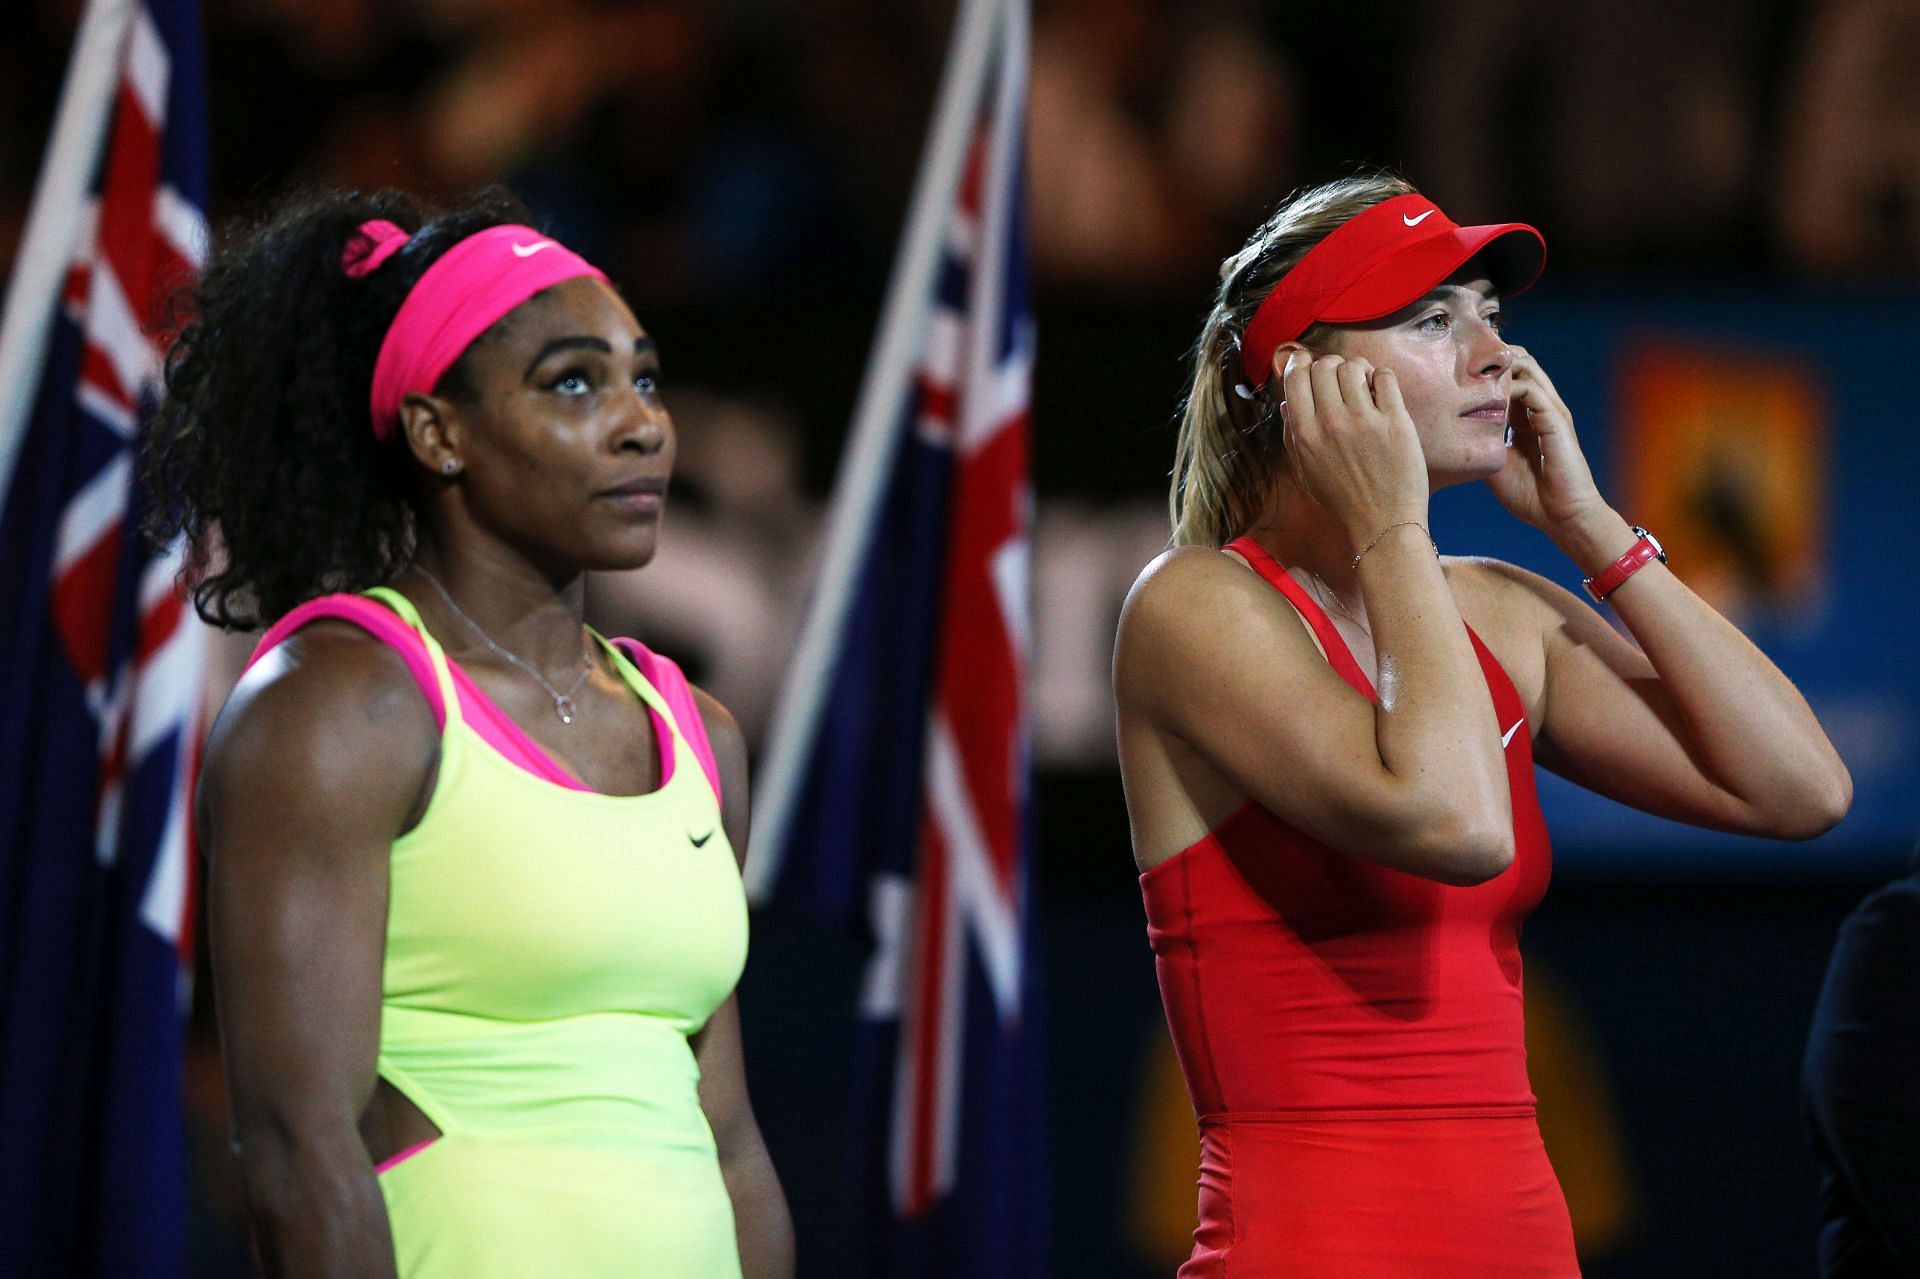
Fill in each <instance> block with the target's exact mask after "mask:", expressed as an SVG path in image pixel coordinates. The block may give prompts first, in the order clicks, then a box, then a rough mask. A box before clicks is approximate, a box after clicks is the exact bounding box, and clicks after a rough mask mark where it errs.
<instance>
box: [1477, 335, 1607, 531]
mask: <svg viewBox="0 0 1920 1279" xmlns="http://www.w3.org/2000/svg"><path fill="white" fill-rule="evenodd" d="M1508 349H1509V350H1511V351H1512V352H1513V398H1512V403H1511V404H1510V406H1509V410H1508V415H1507V422H1508V424H1509V425H1510V426H1511V428H1512V430H1513V446H1512V447H1511V448H1510V449H1508V450H1507V464H1506V466H1504V467H1503V468H1501V470H1500V472H1499V473H1498V474H1496V475H1491V476H1489V477H1487V486H1488V487H1489V488H1491V489H1492V490H1493V491H1494V495H1495V496H1497V497H1498V498H1499V499H1500V504H1501V505H1502V506H1504V507H1506V508H1507V509H1508V510H1509V511H1512V512H1513V513H1514V514H1515V515H1517V516H1519V517H1520V518H1521V519H1523V520H1525V521H1526V522H1527V523H1529V524H1531V525H1533V526H1534V527H1535V528H1537V529H1540V530H1542V531H1543V532H1545V533H1547V534H1549V535H1552V534H1553V533H1554V532H1555V531H1556V530H1558V529H1562V528H1570V527H1572V526H1575V525H1577V524H1579V523H1580V522H1581V521H1582V519H1583V518H1586V517H1589V516H1591V515H1592V514H1594V513H1596V512H1598V511H1603V510H1605V509H1606V503H1605V502H1603V501H1602V500H1601V498H1600V491H1599V489H1598V488H1596V487H1595V486H1594V482H1593V471H1592V470H1591V468H1589V467H1588V466H1587V458H1586V454H1584V453H1582V452H1581V451H1580V440H1579V438H1578V437H1577V436H1575V435H1574V433H1573V414H1571V413H1569V412H1568V411H1567V405H1566V401H1564V400H1562V399H1561V398H1560V393H1559V392H1558V391H1556V390H1554V389H1553V383H1552V382H1550V381H1549V380H1548V379H1547V375H1546V372H1545V371H1544V370H1543V369H1541V367H1540V362H1539V361H1538V360H1536V359H1534V358H1533V356H1532V355H1530V354H1528V352H1527V350H1526V349H1525V348H1524V347H1519V346H1512V347H1509V348H1508Z"/></svg>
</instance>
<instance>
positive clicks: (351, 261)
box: [340, 218, 413, 280]
mask: <svg viewBox="0 0 1920 1279" xmlns="http://www.w3.org/2000/svg"><path fill="white" fill-rule="evenodd" d="M412 238H413V237H412V236H410V235H408V234H407V233H406V232H405V231H402V230H401V229H400V228H399V227H397V226H395V225H394V224H393V223H391V222H389V221H387V220H386V219H385V218H374V219H373V220H371V221H369V222H362V223H361V224H360V229H359V230H357V231H355V232H354V233H353V238H352V239H350V240H348V241H347V247H346V248H345V249H342V250H341V252H340V269H341V270H342V271H345V272H346V273H347V278H348V279H350V280H361V279H365V278H366V277H367V276H369V275H372V274H373V273H374V272H375V271H378V270H379V269H380V264H381V263H383V262H385V261H386V260H387V259H388V258H390V257H392V256H393V255H394V254H396V253H398V252H399V251H400V249H401V247H402V246H404V245H405V244H406V242H407V241H408V240H411V239H412Z"/></svg>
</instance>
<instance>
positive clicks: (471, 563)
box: [413, 537, 586, 671]
mask: <svg viewBox="0 0 1920 1279" xmlns="http://www.w3.org/2000/svg"><path fill="white" fill-rule="evenodd" d="M413 561H414V566H415V567H416V568H419V569H423V570H425V572H426V573H428V574H430V575H431V578H432V580H434V581H437V582H438V583H439V584H440V587H441V589H442V590H444V591H445V592H446V595H447V598H448V599H450V600H451V601H452V603H453V605H454V607H455V609H456V610H457V612H458V613H460V614H464V615H465V619H466V620H465V622H462V620H461V619H460V618H459V617H452V618H449V619H448V621H449V622H450V623H451V625H450V626H448V627H445V628H438V630H437V633H438V634H439V635H440V636H441V638H442V639H443V640H455V641H457V642H456V643H455V644H454V645H453V646H454V647H457V648H463V649H464V648H480V649H484V648H485V647H486V645H484V644H482V643H481V642H480V641H479V639H478V637H476V636H474V635H472V634H471V632H470V631H469V630H468V623H470V624H471V625H473V626H477V627H478V628H479V629H480V630H481V631H482V632H483V633H484V634H485V636H486V637H487V638H488V639H490V640H492V641H493V642H494V643H495V644H498V645H500V646H501V647H502V648H505V649H507V650H508V651H509V652H511V653H513V654H514V655H515V656H516V657H519V658H520V659H521V660H522V661H526V662H529V663H531V664H533V665H534V666H535V667H536V668H537V669H540V670H547V671H551V670H564V669H567V668H570V667H573V668H577V667H578V665H579V662H580V628H581V625H582V622H583V619H584V617H585V612H586V575H585V574H584V573H578V572H576V573H573V574H571V575H570V576H559V577H556V576H555V575H552V574H548V573H543V572H542V571H541V570H540V569H539V568H538V567H537V566H536V565H534V564H533V563H531V562H530V561H529V560H528V559H526V557H524V556H521V555H517V554H514V553H513V552H511V551H509V550H507V549H506V548H504V547H497V546H492V545H472V544H469V543H468V542H467V541H466V540H465V539H462V540H460V541H458V542H452V541H444V542H443V541H438V540H435V539H432V538H424V537H423V538H422V539H421V543H420V545H419V547H418V548H417V549H416V550H415V552H414V557H413ZM415 580H416V583H418V584H420V585H424V586H426V588H427V589H426V591H425V594H426V597H427V598H429V599H430V600H432V601H433V602H434V603H435V604H440V603H442V602H443V601H442V600H441V599H440V594H439V592H438V591H435V590H433V589H432V586H431V585H430V584H429V583H419V581H418V577H417V576H416V578H415ZM416 594H417V592H416ZM467 641H472V642H471V643H468V642H467Z"/></svg>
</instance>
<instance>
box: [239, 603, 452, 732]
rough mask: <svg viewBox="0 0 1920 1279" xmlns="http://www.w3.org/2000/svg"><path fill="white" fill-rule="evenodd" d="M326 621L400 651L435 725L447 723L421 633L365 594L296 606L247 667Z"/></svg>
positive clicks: (256, 650) (263, 639)
mask: <svg viewBox="0 0 1920 1279" xmlns="http://www.w3.org/2000/svg"><path fill="white" fill-rule="evenodd" d="M322 620H332V621H340V622H351V623H353V624H354V625H355V626H358V627H359V628H360V629H361V630H363V631H366V632H367V633H368V634H370V635H372V636H373V637H374V638H375V639H377V640H380V641H382V642H383V643H385V644H386V645H387V647H389V648H391V649H393V650H394V651H396V652H398V653H399V654H400V656H401V657H402V658H403V659H404V660H405V661H406V663H407V669H408V670H409V671H411V672H413V679H414V682H415V683H416V684H418V685H420V691H421V693H423V694H424V695H425V696H426V699H427V705H428V706H430V707H432V708H433V725H434V727H435V728H445V727H446V726H447V707H446V703H445V702H444V701H443V700H442V699H441V696H440V681H439V680H438V679H436V678H434V674H433V659H432V658H430V657H428V656H427V646H426V645H425V644H423V643H421V642H420V636H419V633H418V632H416V631H415V630H414V629H413V628H412V627H411V626H408V625H407V624H406V622H405V621H404V620H402V619H401V617H400V615H399V614H397V613H395V612H394V611H393V610H392V609H390V608H388V607H387V606H386V605H384V604H381V603H379V602H378V601H376V600H370V599H368V598H366V597H365V596H363V595H322V596H321V597H320V598H318V599H312V600H308V601H307V602H306V603H305V604H302V605H301V606H300V607H298V608H296V609H293V610H292V611H291V612H289V613H288V614H287V615H286V616H285V617H282V618H281V619H280V620H279V621H277V622H275V623H274V624H273V625H272V626H270V627H268V628H267V633H266V634H265V635H262V636H261V637H260V643H259V644H258V645H256V646H255V647H254V650H253V656H252V657H249V658H248V659H247V666H248V667H249V668H250V667H252V665H253V664H254V663H255V662H257V661H259V660H260V659H261V658H263V657H265V656H266V655H267V654H268V653H269V652H271V651H272V650H273V649H274V648H276V647H278V646H279V644H280V642H281V641H282V640H284V639H286V638H287V636H289V635H291V634H293V633H294V632H295V631H297V630H299V629H300V628H301V627H303V626H305V625H307V623H309V622H318V621H322Z"/></svg>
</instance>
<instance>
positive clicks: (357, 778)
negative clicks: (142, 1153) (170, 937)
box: [199, 623, 438, 1279]
mask: <svg viewBox="0 0 1920 1279" xmlns="http://www.w3.org/2000/svg"><path fill="white" fill-rule="evenodd" d="M437 746H438V739H437V735H436V734H435V732H434V726H433V720H432V716H431V714H430V713H429V712H428V710H427V708H426V705H425V703H424V702H423V700H422V699H421V697H420V693H419V691H418V689H417V687H416V686H415V685H414V683H413V681H412V679H411V678H410V677H409V676H408V675H407V673H406V671H405V669H404V667H403V666H402V664H401V663H400V661H399V660H398V658H397V657H395V656H394V655H392V654H391V653H389V652H387V651H386V650H384V649H382V648H381V647H380V646H379V645H378V644H376V643H375V642H373V641H371V640H369V639H367V638H366V637H365V636H363V635H361V634H359V633H358V632H357V631H349V630H347V628H345V627H342V626H338V625H329V624H326V623H320V624H316V625H315V626H312V627H309V628H307V629H306V630H303V631H302V632H301V633H300V634H299V635H297V636H295V637H294V638H292V639H290V640H288V641H287V642H286V643H285V644H284V645H282V646H281V647H280V648H279V649H277V650H275V651H274V652H273V653H271V654H269V655H268V656H267V657H265V658H263V659H262V660H261V662H260V663H259V664H258V665H256V666H255V667H254V668H253V670H252V671H250V672H248V674H247V675H246V677H245V678H243V679H242V681H241V683H240V686H239V687H238V688H237V689H236V690H235V691H234V694H233V696H232V697H231V698H230V699H229V700H228V703H227V707H226V709H225V710H224V711H223V713H222V714H221V716H220V719H219V721H218V722H217V723H216V724H215V726H214V730H213V733H212V735H211V737H210V738H209V740H208V746H207V756H206V767H205V772H204V774H203V777H202V781H201V789H200V797H199V811H200V818H201V840H202V847H203V848H204V849H205V850H206V853H207V859H208V866H209V876H208V887H207V909H208V926H209V944H210V948H211V953H212V959H213V984H214V994H215V996H216V999H217V1001H218V1008H219V1023H220V1040H221V1048H222V1053H223V1056H224V1059H225V1065H226V1075H227V1089H228V1093H229V1096H230V1098H231V1101H232V1114H233V1140H234V1149H235V1152H236V1154H237V1155H238V1157H239V1162H240V1172H241V1178H242V1183H243V1186H244V1189H245V1194H246V1203H247V1212H248V1217H249V1219H250V1221H251V1223H252V1227H253V1233H254V1237H255V1240H256V1243H257V1246H258V1249H259V1255H260V1260H261V1264H262V1266H263V1267H264V1269H265V1272H266V1274H267V1275H269V1276H271V1277H272V1279H336V1277H337V1279H348V1277H349V1276H351V1277H352V1279H381V1277H382V1276H392V1275H393V1274H394V1254H393V1242H392V1238H391V1236H390V1234H389V1231H388V1227H387V1218H386V1209H385V1205H384V1203H383V1202H382V1199H381V1195H380V1188H379V1186H378V1184H377V1183H376V1182H375V1180H374V1174H373V1166H372V1163H371V1161H370V1159H369V1158H368V1154H367V1147H366V1145H365V1143H364V1142H363V1141H362V1139H361V1134H360V1130H359V1127H358V1124H359V1122H360V1119H361V1115H362V1113H363V1112H364V1111H365V1110H366V1108H367V1105H368V1102H369V1101H370V1099H371V1098H372V1096H373V1092H374V1088H375V1083H376V1080H375V1063H376V1059H377V1052H378V1045H379V1034H380V980H381V966H382V960H383V957H384V950H385V931H386V909H387V857H388V851H389V848H390V846H391V845H392V842H393V840H394V838H395V836H396V835H397V834H398V833H399V832H400V831H401V830H402V829H403V828H404V826H405V825H406V823H407V822H408V820H409V817H410V815H411V814H412V813H413V811H414V809H415V807H416V805H417V803H418V802H419V800H420V797H421V795H422V793H423V791H424V789H425V786H426V783H427V778H428V777H429V775H430V773H431V769H432V766H433V760H434V752H435V751H436V749H437Z"/></svg>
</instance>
